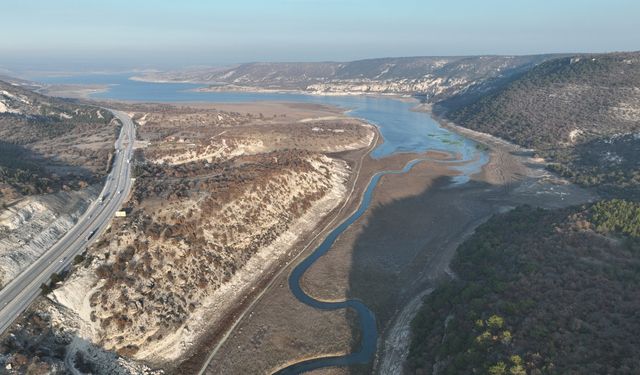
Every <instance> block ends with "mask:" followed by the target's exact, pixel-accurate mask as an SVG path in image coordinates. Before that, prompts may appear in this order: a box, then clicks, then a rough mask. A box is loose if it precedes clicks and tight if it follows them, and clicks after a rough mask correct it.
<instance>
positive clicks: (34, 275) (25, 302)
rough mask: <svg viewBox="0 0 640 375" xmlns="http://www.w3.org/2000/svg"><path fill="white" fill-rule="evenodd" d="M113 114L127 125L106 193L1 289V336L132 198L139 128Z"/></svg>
mask: <svg viewBox="0 0 640 375" xmlns="http://www.w3.org/2000/svg"><path fill="white" fill-rule="evenodd" d="M111 112H112V113H113V114H114V115H115V116H116V117H117V118H118V119H120V121H122V124H123V126H122V129H121V131H120V136H119V137H118V139H117V140H116V142H115V149H116V154H115V157H114V159H113V168H112V169H111V173H110V174H109V175H108V176H107V178H106V181H105V186H104V188H103V190H102V193H101V194H100V196H99V197H98V198H97V199H95V200H94V201H93V202H92V203H91V204H90V205H89V208H87V210H86V212H85V213H84V214H83V215H82V216H81V217H80V218H79V219H78V222H77V223H76V224H75V225H74V226H73V228H71V229H70V230H69V231H68V232H67V233H66V234H65V235H64V236H63V237H62V238H60V240H58V242H56V244H55V245H53V246H52V247H51V248H50V249H49V250H48V251H47V252H45V253H44V254H42V256H40V258H38V260H36V261H35V262H34V263H33V264H31V265H30V266H29V267H28V268H27V269H25V270H24V271H22V273H20V275H19V276H18V277H16V278H15V279H13V280H12V281H11V282H10V283H9V284H7V285H6V286H5V287H4V288H3V289H2V290H0V334H2V333H3V332H4V331H5V330H6V329H7V328H8V327H9V326H10V325H11V323H12V322H13V321H14V320H15V319H16V318H17V317H18V316H19V315H20V313H22V312H23V311H24V310H25V309H26V308H27V307H29V305H30V304H31V302H33V300H35V299H36V297H37V296H38V295H39V294H40V292H41V289H40V286H41V285H42V284H43V283H46V282H47V281H49V279H50V277H51V275H52V274H53V273H54V272H60V271H62V270H64V269H65V268H67V267H69V265H70V264H71V262H73V258H74V257H75V256H76V255H78V254H81V253H83V252H84V251H85V250H86V249H87V247H88V246H89V245H90V244H91V243H92V242H93V241H95V240H96V239H97V238H98V237H100V234H101V233H102V232H103V231H104V230H105V229H106V228H107V227H108V226H109V223H110V222H111V220H112V218H113V217H114V215H115V212H116V211H118V210H120V208H121V207H122V204H123V203H124V200H125V199H126V197H127V196H128V195H129V191H130V189H131V185H132V180H131V164H130V160H131V158H132V156H133V143H134V142H133V141H134V140H135V134H136V131H135V126H134V125H133V122H132V121H131V118H130V117H129V116H128V115H127V114H126V113H124V112H119V111H113V110H111Z"/></svg>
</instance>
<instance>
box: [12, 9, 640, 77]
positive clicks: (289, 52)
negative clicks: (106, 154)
mask: <svg viewBox="0 0 640 375" xmlns="http://www.w3.org/2000/svg"><path fill="white" fill-rule="evenodd" d="M0 9H1V14H0V69H1V68H5V69H9V70H13V71H24V70H29V69H34V70H65V69H68V70H71V69H75V70H92V69H93V70H95V69H106V70H108V69H131V68H141V69H144V68H158V69H176V68H185V67H192V66H202V65H208V66H212V65H229V64H234V63H240V62H253V61H350V60H355V59H362V58H370V57H387V56H419V55H421V56H429V55H431V56H433V55H440V56H442V55H478V54H537V53H551V52H608V51H630V50H640V21H639V20H640V1H638V0H599V1H596V0H387V1H379V0H232V1H219V0H200V1H198V0H180V1H178V0H175V1H173V0H172V1H165V0H153V1H151V0H108V1H104V0H102V1H94V0H55V1H51V0H20V1H15V0H11V1H9V0H0ZM0 73H1V70H0Z"/></svg>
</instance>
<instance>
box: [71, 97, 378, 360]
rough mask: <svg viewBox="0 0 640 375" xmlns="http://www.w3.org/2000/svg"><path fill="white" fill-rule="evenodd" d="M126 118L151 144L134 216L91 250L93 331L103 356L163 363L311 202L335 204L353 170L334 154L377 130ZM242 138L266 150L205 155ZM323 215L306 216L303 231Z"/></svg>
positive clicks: (186, 113)
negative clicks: (163, 353) (212, 301)
mask: <svg viewBox="0 0 640 375" xmlns="http://www.w3.org/2000/svg"><path fill="white" fill-rule="evenodd" d="M126 110H129V111H131V112H134V113H133V115H134V118H135V119H137V122H138V123H139V124H140V126H139V127H138V134H139V138H140V139H141V141H142V142H141V144H142V145H143V146H144V147H141V149H139V150H138V151H137V153H136V158H135V159H134V161H133V164H134V174H135V176H136V182H135V185H134V190H133V192H132V195H131V197H130V200H129V202H128V207H127V211H128V215H127V217H126V218H124V219H117V220H116V221H115V222H114V224H113V227H112V229H111V230H110V233H108V234H107V235H106V237H105V238H103V239H102V240H101V241H99V242H98V243H97V244H96V246H95V249H94V250H93V251H92V254H93V260H92V263H91V264H92V268H94V270H95V271H94V272H95V278H94V282H95V283H96V284H95V288H94V289H93V290H92V292H91V293H90V294H89V296H88V298H89V304H90V309H91V311H90V318H89V319H90V320H91V322H90V323H89V324H90V325H92V326H93V327H94V329H95V330H96V332H98V334H97V336H94V340H98V341H100V343H101V344H102V345H104V346H105V347H106V348H107V349H112V350H116V351H117V352H118V353H120V354H121V355H124V356H129V357H131V356H133V357H137V358H145V359H152V360H154V361H159V362H163V358H159V357H158V356H156V355H155V354H153V355H152V357H153V358H149V353H152V352H153V353H156V354H157V352H158V351H157V350H156V349H157V348H158V347H162V346H163V345H165V346H166V345H172V340H175V339H176V332H181V330H182V329H184V328H185V327H188V326H189V325H190V324H191V323H193V321H192V320H189V319H190V317H192V316H193V315H194V313H195V312H196V311H197V310H198V309H202V308H203V306H204V305H205V301H206V300H207V298H210V297H211V296H212V295H214V293H215V292H216V290H218V289H219V288H220V287H221V286H223V285H224V284H225V283H227V282H229V281H230V280H231V279H232V278H233V276H234V275H235V274H236V273H238V271H239V270H241V269H242V268H243V266H245V265H246V264H247V262H248V261H249V260H250V259H251V258H252V256H254V255H255V254H256V253H257V252H258V251H260V250H261V249H264V248H266V247H267V246H269V245H274V244H276V243H277V241H278V239H279V237H280V236H281V235H282V234H283V233H285V232H286V231H287V230H289V229H290V228H292V227H293V226H294V224H295V223H297V222H299V221H300V220H301V218H302V217H303V216H304V215H305V214H306V213H308V212H310V211H311V210H312V207H314V205H316V204H318V203H319V202H321V201H322V202H325V203H324V204H325V205H329V206H331V207H335V206H337V205H338V204H339V203H340V201H341V200H342V198H343V196H344V191H345V186H344V185H345V183H346V179H347V177H348V174H349V172H350V166H349V165H348V164H347V163H346V162H345V161H343V160H340V159H339V158H336V157H335V154H331V153H332V152H334V151H341V150H349V149H353V148H357V147H359V148H363V149H364V148H365V146H367V145H368V143H369V141H370V140H372V139H373V134H374V133H373V131H372V129H371V127H370V126H369V125H366V124H362V123H359V122H357V121H355V120H352V119H332V120H320V121H303V122H292V121H289V120H287V117H286V116H276V117H275V118H274V117H270V118H268V119H266V118H265V116H264V115H263V116H261V115H260V114H259V113H258V114H240V113H237V112H235V113H234V112H226V111H219V110H215V109H211V108H189V107H171V106H164V105H158V106H150V105H134V106H130V107H128V108H126ZM318 129H320V130H318ZM314 137H317V140H318V141H317V142H315V141H314V139H315V138H314ZM240 139H255V140H260V141H261V142H262V143H263V145H264V147H262V148H260V149H255V150H249V149H241V150H238V149H223V150H222V152H220V150H217V153H216V154H214V153H213V152H212V151H211V152H210V151H209V150H213V147H212V145H213V144H215V142H222V143H227V144H236V140H240ZM194 145H195V146H194ZM327 212H328V211H327ZM320 219H321V218H320V217H317V218H315V217H314V218H311V219H305V220H307V221H308V223H305V225H307V226H308V227H309V228H308V230H312V229H313V226H314V223H315V220H320ZM303 234H304V233H296V235H303ZM278 246H280V245H278ZM282 246H284V247H287V246H290V244H288V243H287V242H284V243H282ZM275 260H277V259H275ZM258 276H259V275H251V276H250V277H249V279H250V278H251V277H258ZM249 281H250V280H249ZM245 282H246V281H245ZM65 293H66V292H65ZM229 302H231V301H229ZM71 307H72V308H73V309H76V310H78V311H79V310H81V309H82V306H71ZM178 336H179V335H178ZM177 339H180V337H178V338H177ZM164 360H165V361H166V358H165V359H164Z"/></svg>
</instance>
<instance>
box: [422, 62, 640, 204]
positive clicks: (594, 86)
mask: <svg viewBox="0 0 640 375" xmlns="http://www.w3.org/2000/svg"><path fill="white" fill-rule="evenodd" d="M434 110H435V112H436V114H438V115H440V116H444V117H445V118H447V119H449V120H451V121H453V122H455V123H456V124H458V125H461V126H464V127H467V128H470V129H474V130H478V131H481V132H485V133H489V134H492V135H495V136H498V137H501V138H504V139H507V140H509V141H512V142H514V143H517V144H519V145H522V146H525V147H530V148H533V149H535V150H536V151H537V152H538V153H539V154H540V155H541V156H543V157H545V158H546V159H547V160H548V161H549V162H551V163H552V165H550V167H551V168H552V169H553V170H555V171H557V172H560V173H561V174H562V175H564V176H566V177H569V178H571V179H572V180H573V181H574V182H577V183H579V184H582V185H584V186H597V187H598V189H599V190H600V192H601V193H603V194H604V195H605V196H609V197H615V196H620V195H622V196H625V197H629V198H635V199H637V198H639V197H640V193H639V191H640V189H639V188H638V182H639V178H638V166H639V165H638V163H639V155H640V153H638V152H637V151H638V150H639V149H640V138H639V137H638V136H637V134H638V132H639V131H640V53H638V52H635V53H612V54H602V55H579V56H573V57H564V58H557V59H553V60H550V61H547V62H544V63H542V64H540V65H538V66H536V67H534V68H533V69H531V70H530V71H528V72H527V73H525V74H523V75H521V76H519V77H518V78H516V79H514V80H512V81H510V82H508V83H506V84H504V85H502V86H501V87H499V88H497V89H495V90H493V91H491V92H490V93H489V94H488V95H483V96H479V95H474V94H473V93H472V92H466V93H463V94H460V95H458V96H455V97H453V98H451V99H449V100H444V101H442V102H440V103H438V104H437V105H436V106H435V108H434Z"/></svg>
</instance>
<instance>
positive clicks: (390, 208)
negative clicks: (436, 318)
mask: <svg viewBox="0 0 640 375" xmlns="http://www.w3.org/2000/svg"><path fill="white" fill-rule="evenodd" d="M487 143H488V142H487ZM490 146H491V147H492V151H491V153H490V160H489V162H488V163H487V164H486V165H485V166H484V167H483V169H482V171H481V172H480V173H478V174H476V175H474V176H473V178H472V179H471V181H469V182H468V183H466V184H462V185H455V186H453V185H452V184H451V177H452V176H455V175H456V174H458V173H459V172H457V171H456V170H454V169H452V168H451V165H450V164H447V163H443V162H438V161H437V160H434V161H428V162H422V163H420V164H418V165H416V166H415V167H414V169H413V170H412V171H411V172H409V173H407V174H404V175H389V176H385V177H384V178H383V179H382V180H381V182H380V184H379V185H378V188H377V189H376V191H375V193H374V200H373V202H372V205H371V207H370V209H369V210H368V212H367V213H366V214H365V215H363V217H361V218H360V219H359V220H358V221H357V222H356V223H354V224H353V225H352V226H351V227H349V229H347V230H346V231H345V232H344V233H343V234H342V235H341V236H340V237H339V238H338V240H337V241H336V243H335V244H334V246H333V248H332V249H331V250H330V251H329V252H328V253H327V254H326V255H325V256H324V257H322V258H320V259H319V260H318V261H317V262H316V263H315V264H314V266H312V268H311V269H310V270H309V271H308V272H307V274H305V275H304V277H303V280H302V285H303V288H304V289H305V291H306V292H308V293H309V294H311V295H312V296H314V297H315V298H317V299H321V300H344V299H347V298H358V299H360V300H362V301H363V302H365V303H366V304H367V306H369V307H370V308H371V309H372V310H373V311H374V312H375V314H376V318H377V323H378V327H379V331H380V339H379V345H378V356H377V358H381V356H382V355H383V354H382V353H385V350H386V351H387V352H388V350H387V348H385V345H384V343H385V342H391V343H393V345H402V344H403V342H404V343H405V344H406V340H407V338H408V335H407V334H406V333H407V329H406V325H407V324H408V323H409V322H410V321H411V317H412V315H413V314H414V313H415V311H414V310H415V309H412V308H411V307H410V306H412V305H416V306H419V303H412V301H413V302H415V298H416V296H418V295H421V294H424V291H425V290H427V289H429V288H431V287H433V286H434V285H435V282H436V281H437V280H438V279H440V278H443V277H449V276H448V264H449V262H450V260H451V258H452V257H453V254H454V252H455V249H456V248H457V246H458V245H459V244H460V243H461V242H462V241H463V240H464V238H465V237H466V236H468V235H469V234H470V233H472V232H473V230H474V228H476V227H477V226H478V225H479V224H480V223H482V222H483V221H485V220H487V219H488V218H489V217H490V216H491V215H492V214H494V213H496V212H500V211H504V210H508V209H510V208H512V207H514V206H516V205H519V204H523V203H528V204H532V205H540V206H545V207H557V206H563V205H569V204H577V203H580V202H584V201H586V200H589V199H590V198H591V197H592V195H591V194H590V193H589V192H585V191H582V190H581V189H578V188H576V187H574V186H572V185H569V184H566V183H565V182H563V181H561V180H560V179H557V178H554V176H552V175H549V174H547V173H545V172H544V170H542V169H541V168H540V165H539V164H536V163H533V162H532V161H531V160H530V159H531V158H530V156H526V155H521V154H519V150H514V149H508V148H506V147H499V145H498V144H490ZM433 156H435V155H433V154H432V155H431V157H432V158H433ZM416 157H420V155H416V154H396V155H394V156H391V157H389V158H385V159H381V160H372V159H367V160H366V161H365V162H364V163H363V167H362V169H361V172H360V175H359V177H358V181H357V183H356V185H355V189H354V194H353V195H352V196H351V198H350V200H349V202H348V203H347V206H346V209H345V210H344V211H343V212H342V213H341V215H342V217H344V216H345V215H346V214H348V213H350V212H351V211H352V210H353V209H354V207H356V206H357V203H358V202H359V199H360V198H359V197H360V195H361V193H362V189H363V188H364V186H366V184H367V182H368V181H369V178H370V176H371V175H372V174H373V173H375V172H376V171H378V170H384V169H399V168H401V167H402V166H403V165H404V163H406V162H407V161H408V160H411V159H415V158H416ZM440 158H443V159H444V158H446V156H445V155H440ZM320 238H322V236H320ZM318 242H319V241H317V240H316V241H315V242H314V244H313V245H311V246H309V249H313V248H314V247H315V245H317V243H318ZM289 271H290V268H287V269H286V270H285V271H284V272H282V273H281V274H280V275H279V276H278V277H277V278H276V281H275V282H274V283H273V285H272V286H271V287H270V288H269V289H268V290H267V291H266V292H265V293H264V295H263V296H262V298H260V300H259V301H258V302H257V303H255V304H254V305H253V307H252V308H251V309H250V310H249V312H248V313H247V314H246V315H245V316H244V319H242V321H241V322H240V323H239V324H238V326H237V327H236V329H235V330H234V331H233V333H232V334H231V335H230V336H229V337H228V339H227V340H226V341H225V342H224V344H223V345H222V346H221V347H220V348H219V350H218V351H217V352H216V354H215V355H214V356H213V359H212V361H211V363H210V364H209V366H208V367H207V369H206V373H210V374H214V373H270V372H272V371H275V370H277V369H279V368H282V367H285V366H286V365H287V364H289V363H292V362H297V361H300V360H303V359H308V358H313V357H321V356H329V355H335V354H336V353H345V352H350V351H352V350H353V349H354V348H357V345H358V339H359V337H358V335H359V333H358V332H357V329H355V327H356V325H355V324H354V323H355V322H354V321H353V317H352V316H351V315H352V314H351V312H349V311H342V316H341V317H340V316H339V314H340V312H339V311H337V312H336V311H333V312H319V311H317V310H314V309H312V308H310V307H307V306H306V305H303V304H301V303H300V302H298V301H297V300H295V299H294V298H293V297H292V296H291V292H290V291H289V289H288V286H287V278H288V275H289ZM407 305H409V307H408V310H407V309H405V307H406V306H407ZM345 326H349V327H350V330H349V332H345V331H344V329H345ZM257 338H259V340H258V339H257ZM292 355H293V357H292ZM246 358H252V360H251V361H246ZM395 358H396V359H395V361H396V362H397V361H402V360H403V358H402V355H398V354H397V353H396V354H395ZM379 362H380V361H379V359H377V360H376V361H375V362H374V363H371V364H370V365H368V366H358V367H352V368H350V369H337V368H336V369H323V370H317V371H314V373H343V372H349V371H351V372H356V373H369V372H370V371H371V370H372V369H377V368H378V366H379ZM387 362H388V361H387ZM398 366H400V367H401V364H398V363H393V361H392V363H388V364H386V365H385V367H386V368H400V367H398Z"/></svg>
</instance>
